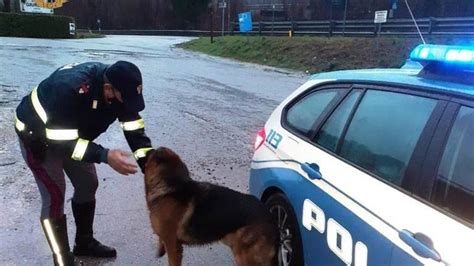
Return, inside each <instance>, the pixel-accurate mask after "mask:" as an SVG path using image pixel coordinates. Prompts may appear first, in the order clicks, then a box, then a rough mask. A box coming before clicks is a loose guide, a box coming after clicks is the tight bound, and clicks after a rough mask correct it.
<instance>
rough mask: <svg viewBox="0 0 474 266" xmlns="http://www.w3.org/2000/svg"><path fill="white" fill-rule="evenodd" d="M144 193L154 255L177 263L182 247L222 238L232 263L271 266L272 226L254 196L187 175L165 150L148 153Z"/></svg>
mask: <svg viewBox="0 0 474 266" xmlns="http://www.w3.org/2000/svg"><path fill="white" fill-rule="evenodd" d="M145 192H146V201H147V205H148V209H149V211H150V220H151V225H152V228H153V231H154V232H155V233H156V234H157V235H158V236H159V251H158V254H159V256H163V255H164V254H165V253H168V261H169V265H173V266H175V265H181V260H182V256H183V247H182V245H183V244H184V245H203V244H209V243H213V242H216V241H222V242H223V243H224V244H226V245H228V246H229V247H230V248H231V250H232V252H233V254H234V257H235V262H236V264H237V265H265V266H266V265H268V266H269V265H272V264H273V263H274V261H275V260H274V258H275V255H276V249H277V241H278V240H277V237H278V236H277V234H278V230H277V227H276V226H275V225H274V224H273V222H272V219H271V216H270V213H269V211H268V210H267V209H266V207H265V206H264V205H263V204H262V203H261V202H260V201H259V200H258V199H257V198H256V197H253V196H251V195H246V194H243V193H240V192H237V191H234V190H231V189H228V188H225V187H221V186H217V185H213V184H210V183H205V182H197V181H194V180H192V179H191V177H190V174H189V171H188V168H187V167H186V165H185V164H184V163H183V161H181V159H180V157H179V156H178V155H177V154H176V153H174V152H173V151H172V150H171V149H168V148H163V147H161V148H158V149H157V150H154V151H152V152H151V154H150V156H149V158H148V161H147V164H146V168H145Z"/></svg>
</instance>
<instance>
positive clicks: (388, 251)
mask: <svg viewBox="0 0 474 266" xmlns="http://www.w3.org/2000/svg"><path fill="white" fill-rule="evenodd" d="M410 59H411V60H409V61H411V63H409V64H407V65H406V66H404V67H402V68H401V69H376V70H354V71H337V72H330V73H322V74H317V75H314V76H312V77H311V79H310V80H309V81H307V82H306V83H305V84H304V85H302V86H301V87H300V88H298V89H297V90H296V91H295V92H294V93H292V94H291V95H290V96H289V97H288V98H287V99H286V100H284V101H283V102H282V103H281V104H280V105H279V106H278V107H277V108H276V110H275V111H274V112H273V113H272V114H271V116H270V118H269V119H268V121H267V123H266V124H265V127H264V128H263V129H262V130H261V131H260V132H259V134H258V136H257V139H256V142H255V149H256V151H255V155H254V157H253V159H252V164H251V173H250V182H249V183H250V185H249V186H250V192H251V193H252V194H253V195H255V196H257V197H258V198H259V199H261V200H262V201H263V202H264V203H265V204H266V205H267V206H268V207H269V209H270V211H271V213H272V215H273V216H274V219H275V221H277V222H278V226H279V228H280V240H281V241H280V243H281V245H280V249H279V253H278V259H279V264H280V265H355V266H363V265H474V230H473V228H474V47H459V46H437V45H420V46H418V47H417V48H416V49H415V50H413V52H412V53H411V55H410Z"/></svg>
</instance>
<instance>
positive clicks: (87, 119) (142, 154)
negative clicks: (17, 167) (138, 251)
mask: <svg viewBox="0 0 474 266" xmlns="http://www.w3.org/2000/svg"><path fill="white" fill-rule="evenodd" d="M104 78H106V79H107V81H108V82H109V83H111V84H112V85H113V87H114V88H115V89H117V90H118V91H120V93H121V95H122V98H123V103H121V102H119V101H113V102H112V103H109V102H107V100H106V99H104V92H103V86H104V83H105V82H106V81H105V80H104ZM144 107H145V105H144V100H143V96H142V77H141V73H140V71H139V69H138V68H137V67H136V66H135V65H133V64H132V63H129V62H125V61H118V62H116V63H115V64H112V65H106V64H102V63H98V62H89V63H83V64H71V65H66V66H63V67H61V68H59V69H57V70H56V71H54V72H53V73H52V74H51V75H50V76H49V77H48V78H46V79H45V80H43V81H42V82H41V83H40V84H39V86H38V87H36V88H34V89H33V90H32V92H31V93H30V94H29V95H27V96H26V97H24V98H23V100H22V101H21V103H20V105H19V106H18V108H17V110H16V117H15V129H16V132H17V134H18V136H19V139H20V147H21V150H22V155H23V157H24V159H25V161H26V163H27V165H28V167H29V168H30V169H31V171H32V172H33V175H34V177H35V180H36V182H37V184H38V188H39V190H40V194H41V197H42V211H41V223H42V226H43V229H44V231H45V235H46V237H47V239H48V243H49V244H50V247H51V250H52V252H53V257H54V262H55V264H57V265H60V264H65V265H67V264H71V263H73V261H74V257H73V256H72V254H71V252H70V248H69V244H68V240H67V229H66V217H65V215H64V211H63V208H64V192H65V179H64V172H66V174H67V175H68V177H69V178H70V180H71V183H72V184H73V186H74V196H73V200H72V210H73V214H74V218H75V221H76V227H77V232H76V241H75V247H74V251H73V252H74V254H75V255H89V256H96V257H113V256H116V252H115V250H114V249H113V248H109V247H107V246H105V245H102V244H101V243H99V242H98V241H97V240H95V239H94V238H93V230H92V224H93V219H94V212H95V192H96V189H97V186H98V181H97V174H96V170H95V165H94V163H107V153H108V149H106V148H104V147H102V146H100V145H98V144H96V143H94V142H93V140H94V139H96V138H97V137H98V136H99V135H100V134H102V133H103V132H105V131H106V130H107V128H108V127H109V125H110V124H112V123H113V122H114V121H115V120H117V119H118V120H119V122H120V125H121V127H122V129H123V132H124V135H125V138H126V140H127V142H128V144H129V146H130V148H131V150H132V151H133V154H134V157H135V159H136V160H137V162H138V165H139V166H140V168H141V170H142V172H143V171H144V165H145V161H146V155H147V152H148V151H150V150H151V149H152V148H151V142H150V139H149V138H148V137H147V136H146V134H145V125H144V121H143V119H142V118H141V117H140V115H139V112H140V111H142V110H143V109H144Z"/></svg>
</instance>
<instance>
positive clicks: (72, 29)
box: [69, 22, 76, 35]
mask: <svg viewBox="0 0 474 266" xmlns="http://www.w3.org/2000/svg"><path fill="white" fill-rule="evenodd" d="M69 34H71V35H75V34H76V24H74V23H73V22H71V23H69Z"/></svg>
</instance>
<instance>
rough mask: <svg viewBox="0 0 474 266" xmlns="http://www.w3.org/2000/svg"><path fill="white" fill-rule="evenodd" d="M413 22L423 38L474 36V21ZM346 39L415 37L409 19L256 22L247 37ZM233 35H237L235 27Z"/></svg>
mask: <svg viewBox="0 0 474 266" xmlns="http://www.w3.org/2000/svg"><path fill="white" fill-rule="evenodd" d="M416 22H417V23H418V26H419V28H420V31H421V32H422V34H423V35H444V36H446V35H453V36H460V35H461V36H474V17H463V18H423V19H417V20H416ZM289 31H291V32H292V34H293V35H316V36H317V35H325V36H334V35H336V36H337V35H339V36H340V35H348V36H376V35H377V34H380V35H385V36H387V35H392V36H413V35H418V32H417V30H416V27H415V24H414V22H413V20H411V19H393V20H388V21H387V23H383V24H381V25H380V28H379V26H378V25H376V24H374V21H373V20H347V21H345V22H344V21H342V20H332V21H276V22H255V23H253V28H252V31H251V32H250V34H260V35H288V34H289ZM233 32H234V33H238V32H239V26H238V24H237V23H236V24H234V27H233Z"/></svg>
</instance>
